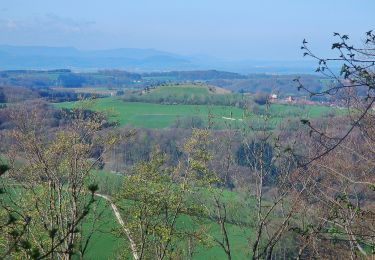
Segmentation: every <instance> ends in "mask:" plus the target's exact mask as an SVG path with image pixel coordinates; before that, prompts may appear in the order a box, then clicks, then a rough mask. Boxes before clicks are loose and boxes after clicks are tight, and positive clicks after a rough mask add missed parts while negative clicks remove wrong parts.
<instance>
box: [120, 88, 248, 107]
mask: <svg viewBox="0 0 375 260" xmlns="http://www.w3.org/2000/svg"><path fill="white" fill-rule="evenodd" d="M123 100H124V101H127V102H145V103H155V104H165V105H177V104H181V105H218V106H235V107H240V108H244V107H245V106H246V104H247V103H248V102H249V99H248V98H247V97H244V96H242V95H240V94H220V95H216V94H194V93H191V94H188V93H180V94H176V93H173V94H169V93H164V92H163V93H150V94H142V93H141V92H137V93H133V94H127V95H125V96H124V97H123Z"/></svg>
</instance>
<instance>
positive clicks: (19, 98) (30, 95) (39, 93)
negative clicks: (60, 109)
mask: <svg viewBox="0 0 375 260" xmlns="http://www.w3.org/2000/svg"><path fill="white" fill-rule="evenodd" d="M91 96H92V94H89V93H79V94H78V93H74V92H62V91H56V90H53V89H51V88H47V87H41V88H34V87H33V88H25V87H19V86H17V87H14V86H2V87H0V103H17V102H23V101H28V100H35V99H43V100H46V101H49V102H65V101H77V100H79V99H85V98H90V97H91ZM95 96H96V97H101V95H97V94H96V95H95Z"/></svg>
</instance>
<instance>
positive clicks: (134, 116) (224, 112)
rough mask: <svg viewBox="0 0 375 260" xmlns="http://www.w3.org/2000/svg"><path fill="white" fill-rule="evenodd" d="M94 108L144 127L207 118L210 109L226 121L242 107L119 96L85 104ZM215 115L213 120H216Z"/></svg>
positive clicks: (69, 105) (70, 104)
mask: <svg viewBox="0 0 375 260" xmlns="http://www.w3.org/2000/svg"><path fill="white" fill-rule="evenodd" d="M55 106H56V107H57V108H74V107H76V106H77V103H76V102H64V103H58V104H55ZM88 108H89V109H93V110H96V111H104V112H106V113H107V114H108V116H109V118H110V119H111V120H113V121H118V122H119V123H120V125H121V126H124V125H130V126H133V127H143V128H166V127H169V126H171V125H172V124H173V123H175V122H176V120H177V119H183V118H187V117H191V116H198V117H201V118H202V119H207V117H208V115H209V113H212V114H213V115H214V117H215V119H216V121H219V122H225V119H223V117H230V116H231V113H232V117H233V118H238V119H240V118H242V116H243V110H242V109H239V108H234V107H225V106H205V105H159V104H152V103H141V102H123V101H122V100H120V99H118V98H102V99H98V100H97V101H96V102H95V103H93V104H92V105H91V107H88ZM215 119H214V120H215Z"/></svg>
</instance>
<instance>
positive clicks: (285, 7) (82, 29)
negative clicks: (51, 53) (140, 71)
mask: <svg viewBox="0 0 375 260" xmlns="http://www.w3.org/2000/svg"><path fill="white" fill-rule="evenodd" d="M374 11H375V0H345V1H344V0H272V1H271V0H160V1H158V0H1V1H0V44H12V45H48V46H74V47H77V48H80V49H108V48H128V47H132V48H154V49H159V50H164V51H170V52H175V53H179V54H207V55H212V56H217V57H222V58H230V59H257V60H263V59H265V60H280V59H289V60H292V59H297V58H300V56H301V51H300V50H299V46H300V43H301V41H302V39H303V38H307V39H308V40H309V42H310V43H311V46H312V47H314V49H316V50H318V51H320V52H323V53H326V51H328V50H329V47H330V45H329V43H330V42H331V41H332V33H333V32H334V31H338V32H345V33H348V34H350V35H351V36H352V38H356V39H360V38H362V36H363V33H364V32H365V31H367V30H370V29H375V15H374Z"/></svg>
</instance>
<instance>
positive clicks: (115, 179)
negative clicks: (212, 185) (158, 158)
mask: <svg viewBox="0 0 375 260" xmlns="http://www.w3.org/2000/svg"><path fill="white" fill-rule="evenodd" d="M95 176H97V181H98V182H99V183H101V185H100V186H101V187H102V188H104V189H106V188H108V187H112V189H111V191H114V190H117V188H118V187H119V185H121V183H122V182H123V180H124V177H123V176H122V175H116V174H112V173H108V172H104V171H98V172H95ZM102 184H107V185H106V186H108V187H103V186H102ZM114 184H115V185H114ZM222 196H223V197H222V198H223V201H226V202H227V206H228V217H229V216H230V217H231V218H232V219H237V220H241V221H244V220H246V219H247V220H248V219H249V217H250V216H251V215H252V211H251V207H246V206H244V205H245V204H247V205H249V204H252V203H253V201H252V200H251V201H250V200H248V199H243V198H242V196H241V195H240V194H239V193H236V192H231V191H224V192H223V194H222ZM199 197H200V198H201V199H202V200H203V201H204V200H205V199H209V198H210V197H211V193H210V192H209V191H207V192H202V194H201V196H199ZM239 205H242V207H241V206H239ZM239 209H240V210H239ZM99 210H101V211H103V216H102V218H101V221H100V228H99V230H98V232H96V234H94V236H93V238H92V241H91V244H90V245H89V248H88V254H87V256H86V259H98V260H99V259H114V258H115V257H116V250H121V249H123V248H124V247H128V245H127V242H126V240H125V241H124V240H122V239H120V238H118V237H116V235H115V234H114V232H113V231H114V230H115V229H116V228H118V227H119V224H118V223H117V222H116V221H115V217H114V215H113V212H112V209H111V208H110V206H109V205H108V204H106V202H105V201H104V200H100V205H99ZM194 219H195V218H192V217H190V216H187V215H185V216H182V217H180V218H179V219H178V222H177V227H178V229H185V230H191V229H192V228H193V227H197V225H198V224H197V222H196V221H195V220H194ZM199 224H200V225H202V224H204V226H205V228H206V231H207V233H208V234H209V235H210V236H211V237H217V238H220V227H219V225H218V224H217V223H216V222H213V221H211V220H208V219H205V218H202V219H200V220H199ZM227 228H228V235H229V239H230V243H231V246H232V254H233V255H232V256H233V259H244V258H248V257H249V255H247V252H249V251H250V250H249V246H248V239H249V238H250V237H251V235H252V230H251V229H248V228H243V227H240V226H238V225H234V224H228V225H227ZM181 243H184V245H185V246H186V245H187V241H182V242H181ZM117 252H118V251H117ZM193 259H198V260H204V259H225V253H224V251H223V250H222V249H221V248H220V247H219V246H218V245H217V244H215V243H213V242H212V241H211V243H210V244H208V245H206V246H198V247H197V248H195V253H194V255H193Z"/></svg>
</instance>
